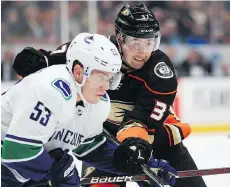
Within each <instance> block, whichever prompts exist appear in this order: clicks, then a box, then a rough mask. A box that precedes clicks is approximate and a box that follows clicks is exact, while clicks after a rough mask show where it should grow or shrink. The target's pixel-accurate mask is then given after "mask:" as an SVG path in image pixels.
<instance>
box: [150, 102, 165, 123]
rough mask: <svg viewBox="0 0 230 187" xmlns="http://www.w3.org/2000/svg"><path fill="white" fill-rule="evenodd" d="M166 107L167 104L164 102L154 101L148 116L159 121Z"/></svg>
mask: <svg viewBox="0 0 230 187" xmlns="http://www.w3.org/2000/svg"><path fill="white" fill-rule="evenodd" d="M166 109H167V105H166V104H165V103H163V102H160V101H156V104H155V106H154V108H153V111H152V113H151V115H150V117H151V118H153V119H154V120H156V121H160V120H161V119H162V117H163V116H164V113H165V111H166Z"/></svg>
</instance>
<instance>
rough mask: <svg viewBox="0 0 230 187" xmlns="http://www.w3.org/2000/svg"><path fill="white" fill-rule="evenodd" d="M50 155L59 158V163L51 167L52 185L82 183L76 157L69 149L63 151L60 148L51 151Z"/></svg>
mask: <svg viewBox="0 0 230 187" xmlns="http://www.w3.org/2000/svg"><path fill="white" fill-rule="evenodd" d="M49 154H50V156H52V157H53V158H55V159H56V160H57V163H56V164H55V165H54V166H53V167H51V169H50V172H49V174H48V175H49V176H50V178H49V180H50V181H51V183H52V187H76V186H79V185H80V178H79V176H78V171H77V168H76V166H75V163H74V159H73V157H72V156H71V155H69V154H68V150H65V151H63V150H62V149H60V148H57V149H54V150H52V151H51V152H49Z"/></svg>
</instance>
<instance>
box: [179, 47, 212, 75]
mask: <svg viewBox="0 0 230 187" xmlns="http://www.w3.org/2000/svg"><path fill="white" fill-rule="evenodd" d="M178 68H179V75H180V76H205V75H212V72H213V68H212V65H211V63H210V62H206V61H205V60H204V57H203V56H202V55H201V54H200V53H199V52H198V51H196V50H192V51H190V52H189V53H188V55H187V57H186V59H185V60H184V61H183V62H182V63H181V65H180V66H179V67H178Z"/></svg>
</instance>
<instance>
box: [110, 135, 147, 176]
mask: <svg viewBox="0 0 230 187" xmlns="http://www.w3.org/2000/svg"><path fill="white" fill-rule="evenodd" d="M151 153H152V149H151V145H150V144H149V143H148V142H147V141H145V140H143V139H140V138H127V139H126V140H124V141H123V142H122V144H121V145H120V146H118V148H117V149H116V151H115V153H114V159H113V165H114V167H115V168H116V169H118V170H120V171H122V172H125V173H127V174H130V175H136V174H138V173H141V172H142V170H141V167H140V165H142V164H147V162H148V160H149V158H150V157H151Z"/></svg>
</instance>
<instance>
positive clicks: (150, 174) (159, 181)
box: [103, 128, 170, 187]
mask: <svg viewBox="0 0 230 187" xmlns="http://www.w3.org/2000/svg"><path fill="white" fill-rule="evenodd" d="M103 132H104V134H105V136H106V138H107V139H109V140H110V141H111V142H112V143H113V144H114V145H117V146H119V145H120V144H121V143H120V142H119V141H118V140H117V139H115V138H114V136H113V135H111V134H110V133H109V132H108V131H107V130H106V129H105V128H103ZM141 169H142V171H143V172H144V173H145V174H146V175H147V176H148V178H149V180H152V181H153V182H155V183H156V184H157V185H158V186H160V187H170V186H169V185H168V184H167V183H166V182H165V181H164V180H163V179H161V178H160V177H159V176H157V175H156V174H155V173H154V172H152V171H151V170H150V168H149V167H148V166H147V165H146V164H143V165H141ZM118 180H120V179H118ZM126 180H127V179H126Z"/></svg>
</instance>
